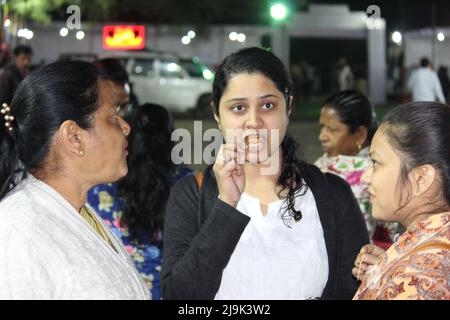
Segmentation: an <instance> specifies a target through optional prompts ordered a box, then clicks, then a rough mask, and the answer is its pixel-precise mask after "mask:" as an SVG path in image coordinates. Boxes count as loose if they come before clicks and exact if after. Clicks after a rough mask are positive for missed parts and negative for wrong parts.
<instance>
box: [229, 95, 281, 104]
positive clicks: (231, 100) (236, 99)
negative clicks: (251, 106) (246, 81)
mask: <svg viewBox="0 0 450 320" xmlns="http://www.w3.org/2000/svg"><path fill="white" fill-rule="evenodd" d="M267 98H280V97H279V96H277V95H275V94H271V93H270V94H266V95H263V96H260V97H258V100H263V99H267ZM245 100H247V98H233V99H229V100H227V101H225V102H235V101H245Z"/></svg>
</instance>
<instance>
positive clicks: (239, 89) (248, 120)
mask: <svg viewBox="0 0 450 320" xmlns="http://www.w3.org/2000/svg"><path fill="white" fill-rule="evenodd" d="M286 107H287V106H286V100H285V98H284V95H283V93H282V92H280V90H278V88H277V87H276V85H275V83H274V82H273V81H272V80H271V79H269V78H267V77H266V76H264V75H262V74H260V73H252V74H249V73H239V74H236V75H234V76H233V77H232V78H231V79H230V80H229V82H228V86H227V88H226V89H225V91H224V93H223V96H222V98H221V99H220V103H219V115H216V117H215V118H216V121H217V122H218V124H219V128H220V130H221V131H222V134H223V136H224V137H225V141H226V143H227V144H232V143H234V142H236V141H237V142H239V143H240V145H241V146H244V147H245V161H246V162H248V161H250V162H253V161H254V159H257V161H255V162H258V163H259V162H264V161H265V160H267V159H268V158H269V157H270V156H271V155H273V154H274V153H275V152H276V151H277V150H278V149H279V147H280V144H281V142H282V141H283V138H284V136H285V134H286V127H287V124H288V122H289V118H288V117H289V114H288V112H287V110H286ZM277 134H278V137H277ZM234 139H236V140H235V141H232V140H234ZM230 140H231V141H230Z"/></svg>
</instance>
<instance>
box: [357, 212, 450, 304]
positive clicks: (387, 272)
mask: <svg viewBox="0 0 450 320" xmlns="http://www.w3.org/2000/svg"><path fill="white" fill-rule="evenodd" d="M449 273H450V212H445V213H441V214H435V215H432V216H431V217H429V218H427V219H425V220H422V221H420V222H419V223H417V225H416V226H414V227H413V228H412V229H411V230H410V231H407V232H405V233H404V234H403V235H402V236H401V237H400V238H399V239H398V241H397V242H395V243H394V244H393V245H392V246H391V247H390V248H389V249H388V250H387V251H386V253H385V254H384V255H383V256H382V259H381V261H380V263H378V264H377V265H373V266H372V267H371V268H369V270H368V271H367V273H366V275H365V276H364V278H363V279H362V283H361V286H360V287H359V289H358V291H357V292H356V294H355V296H354V297H353V299H354V300H440V299H442V300H450V287H449V281H450V277H449Z"/></svg>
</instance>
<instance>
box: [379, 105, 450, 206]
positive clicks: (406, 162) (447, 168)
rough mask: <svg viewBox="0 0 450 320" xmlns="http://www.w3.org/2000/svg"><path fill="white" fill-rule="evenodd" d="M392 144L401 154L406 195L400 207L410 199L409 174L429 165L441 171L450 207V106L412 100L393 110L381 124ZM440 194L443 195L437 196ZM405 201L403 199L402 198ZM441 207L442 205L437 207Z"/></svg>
mask: <svg viewBox="0 0 450 320" xmlns="http://www.w3.org/2000/svg"><path fill="white" fill-rule="evenodd" d="M380 130H383V133H385V134H386V136H387V137H388V140H389V143H390V144H391V145H392V146H393V147H394V149H396V150H398V151H399V153H400V155H401V156H402V159H403V161H402V166H401V173H400V179H399V184H398V185H397V188H398V189H399V190H401V189H406V190H407V192H406V194H407V197H406V200H405V201H401V205H400V209H401V208H403V207H405V206H406V205H407V204H408V202H409V201H410V199H411V185H410V184H409V180H408V174H409V172H411V170H413V169H414V168H416V167H418V166H421V165H425V164H429V165H432V166H433V167H434V168H435V169H436V170H437V171H438V173H439V180H440V181H441V182H442V189H443V196H444V199H445V201H446V202H447V208H444V209H445V210H446V209H448V207H449V206H450V148H449V145H450V107H449V106H448V105H444V104H441V103H436V102H412V103H407V104H404V105H400V106H397V107H395V108H394V109H392V110H390V111H389V112H388V113H387V114H386V116H385V118H384V120H383V122H382V124H381V127H380ZM438 196H440V195H438ZM402 200H403V199H402ZM438 209H442V208H438Z"/></svg>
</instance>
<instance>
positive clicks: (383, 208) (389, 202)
mask: <svg viewBox="0 0 450 320" xmlns="http://www.w3.org/2000/svg"><path fill="white" fill-rule="evenodd" d="M370 158H371V160H372V165H371V166H370V167H369V168H368V169H367V170H366V172H364V174H363V175H362V177H361V180H362V181H363V182H364V183H365V184H367V185H368V189H367V191H368V193H369V195H370V202H371V203H372V215H373V217H374V218H376V219H380V220H384V221H399V216H398V215H399V214H400V211H398V212H397V213H396V215H394V212H396V211H397V209H398V208H399V207H400V201H401V194H399V193H400V192H401V191H399V190H398V188H397V185H398V183H399V179H400V172H401V163H402V160H401V158H400V156H399V155H398V154H397V153H396V152H395V151H394V149H393V148H392V146H391V144H390V143H389V142H388V139H387V137H386V135H385V134H384V133H383V131H382V130H380V129H379V130H378V131H377V132H376V134H375V136H374V138H373V140H372V144H371V146H370Z"/></svg>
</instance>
